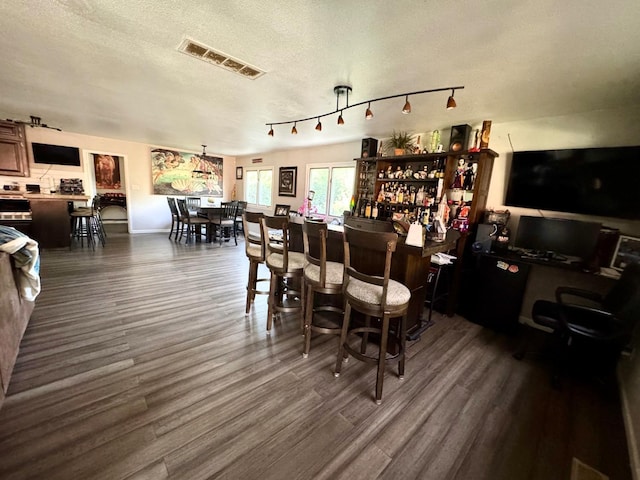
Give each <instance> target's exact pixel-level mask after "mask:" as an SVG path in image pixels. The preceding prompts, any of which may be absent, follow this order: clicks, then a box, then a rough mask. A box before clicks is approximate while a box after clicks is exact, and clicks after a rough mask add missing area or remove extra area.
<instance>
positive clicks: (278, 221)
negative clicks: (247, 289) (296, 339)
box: [260, 215, 305, 333]
mask: <svg viewBox="0 0 640 480" xmlns="http://www.w3.org/2000/svg"><path fill="white" fill-rule="evenodd" d="M260 222H261V223H260V224H261V226H262V229H261V230H262V232H261V233H262V242H263V243H264V245H265V263H266V265H267V268H269V271H270V272H271V281H270V284H269V311H268V313H267V333H270V332H271V326H272V325H273V317H274V316H276V315H277V314H278V313H281V312H282V313H289V312H300V319H301V322H300V323H301V324H302V318H303V315H302V312H303V307H304V287H301V288H300V289H299V290H297V288H298V286H297V285H296V283H298V284H301V283H302V281H303V274H304V272H303V268H304V263H305V262H304V254H303V253H300V252H290V251H289V217H288V216H286V217H269V216H266V215H265V216H263V217H262V219H261V220H260ZM272 230H281V231H282V242H276V241H274V240H272V239H271V238H270V231H272ZM297 296H299V298H300V300H299V301H295V297H297Z"/></svg>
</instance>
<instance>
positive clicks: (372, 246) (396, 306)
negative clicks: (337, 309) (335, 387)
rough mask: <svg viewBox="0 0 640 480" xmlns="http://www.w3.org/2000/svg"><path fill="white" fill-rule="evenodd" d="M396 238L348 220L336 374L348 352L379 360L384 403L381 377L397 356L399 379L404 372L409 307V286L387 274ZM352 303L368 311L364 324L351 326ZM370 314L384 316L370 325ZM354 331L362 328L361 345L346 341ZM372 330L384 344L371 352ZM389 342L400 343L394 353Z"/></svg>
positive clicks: (379, 390) (366, 359)
mask: <svg viewBox="0 0 640 480" xmlns="http://www.w3.org/2000/svg"><path fill="white" fill-rule="evenodd" d="M397 242H398V235H397V234H396V233H387V232H372V231H367V230H360V229H357V228H353V227H350V226H349V225H345V226H344V265H345V270H344V287H343V294H344V299H345V309H344V320H343V324H342V332H341V335H340V345H339V347H338V357H337V359H336V369H335V372H334V376H336V377H338V376H340V369H341V367H342V362H343V360H346V359H347V358H348V355H349V354H351V355H353V356H354V357H355V358H357V359H358V360H362V361H363V362H367V363H375V364H377V365H378V373H377V379H376V403H377V404H378V405H379V404H380V403H382V383H383V380H384V370H385V366H386V364H387V363H395V362H397V363H398V376H399V377H400V379H401V380H402V379H403V378H404V366H405V341H406V330H407V311H408V308H409V300H410V299H411V292H410V290H409V289H408V288H407V287H406V286H405V285H403V284H401V283H400V282H397V281H395V280H391V279H390V278H389V276H390V272H391V257H392V255H393V252H394V251H395V250H396V245H397ZM351 309H354V310H357V311H358V312H361V313H363V314H364V315H365V324H364V326H363V327H360V326H356V327H355V328H350V323H351V319H350V317H351ZM371 317H374V318H379V319H380V326H379V327H372V326H371ZM396 317H400V321H399V326H397V327H396V328H395V330H394V331H393V333H392V334H390V330H391V328H390V323H391V319H392V318H396ZM356 333H358V334H362V338H361V340H360V349H359V350H357V349H356V348H354V347H352V346H351V345H350V344H349V343H348V341H349V335H352V334H356ZM370 333H374V334H377V335H379V342H380V345H379V347H378V348H377V350H378V354H377V355H376V356H372V355H367V349H368V347H369V345H368V337H369V334H370ZM388 342H391V343H392V344H394V347H395V349H397V353H396V354H395V355H390V356H388V355H387V350H388V346H387V345H388ZM395 349H394V350H395ZM343 357H344V358H343Z"/></svg>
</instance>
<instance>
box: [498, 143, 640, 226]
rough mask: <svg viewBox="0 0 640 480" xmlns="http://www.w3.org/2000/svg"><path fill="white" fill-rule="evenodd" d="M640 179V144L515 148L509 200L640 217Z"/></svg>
mask: <svg viewBox="0 0 640 480" xmlns="http://www.w3.org/2000/svg"><path fill="white" fill-rule="evenodd" d="M639 179H640V147H613V148H583V149H569V150H537V151H524V152H514V153H513V161H512V163H511V172H510V174H509V183H508V186H507V195H506V198H505V205H509V206H514V207H523V208H534V209H539V210H552V211H556V212H571V213H582V214H586V215H598V216H602V217H615V218H628V219H640V208H639V205H640V202H639V198H640V191H639V189H638V187H637V185H638V184H640V180H639ZM636 182H638V183H636Z"/></svg>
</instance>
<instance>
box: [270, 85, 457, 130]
mask: <svg viewBox="0 0 640 480" xmlns="http://www.w3.org/2000/svg"><path fill="white" fill-rule="evenodd" d="M463 88H464V86H458V87H443V88H432V89H429V90H420V91H417V92H407V93H399V94H397V95H389V96H386V97H380V98H372V99H371V100H365V101H363V102H358V103H354V104H353V105H349V93H350V92H351V91H352V90H353V89H352V88H351V87H350V86H348V85H337V86H335V87H334V88H333V92H334V93H335V94H336V109H335V110H334V111H332V112H329V113H323V114H322V115H314V116H312V117H307V118H299V119H297V120H288V121H286V122H272V123H267V124H266V125H268V126H269V133H268V135H269V136H270V137H273V126H274V125H288V124H290V123H292V124H293V128H291V133H292V134H293V135H296V134H297V133H298V129H297V128H296V124H297V123H298V122H306V121H308V120H315V119H317V120H318V124H317V125H316V130H317V131H319V132H320V131H322V123H321V122H320V119H321V118H322V117H328V116H329V115H334V114H336V113H338V125H344V118H343V117H342V113H343V111H344V110H348V109H349V108H353V107H358V106H360V105H365V104H366V105H367V109H366V111H365V114H364V117H365V118H366V119H367V120H370V119H371V118H373V112H372V111H371V103H373V102H379V101H381V100H388V99H390V98H399V97H405V103H404V107H403V108H402V113H411V104H410V103H409V95H421V94H423V93H434V92H445V91H447V90H451V95H450V96H449V98H448V100H447V110H451V109H452V108H455V107H456V101H455V100H454V99H453V95H454V93H455V91H456V90H462V89H463ZM341 95H345V96H346V105H343V106H342V107H341V106H340V96H341Z"/></svg>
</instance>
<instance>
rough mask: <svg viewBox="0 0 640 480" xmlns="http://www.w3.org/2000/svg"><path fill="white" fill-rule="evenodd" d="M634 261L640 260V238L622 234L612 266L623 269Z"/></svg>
mask: <svg viewBox="0 0 640 480" xmlns="http://www.w3.org/2000/svg"><path fill="white" fill-rule="evenodd" d="M633 262H640V238H636V237H629V236H627V235H620V238H619V239H618V246H617V247H616V251H615V253H614V254H613V259H612V260H611V268H615V269H616V270H620V271H622V270H624V269H625V268H626V266H627V265H629V264H630V263H633Z"/></svg>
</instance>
